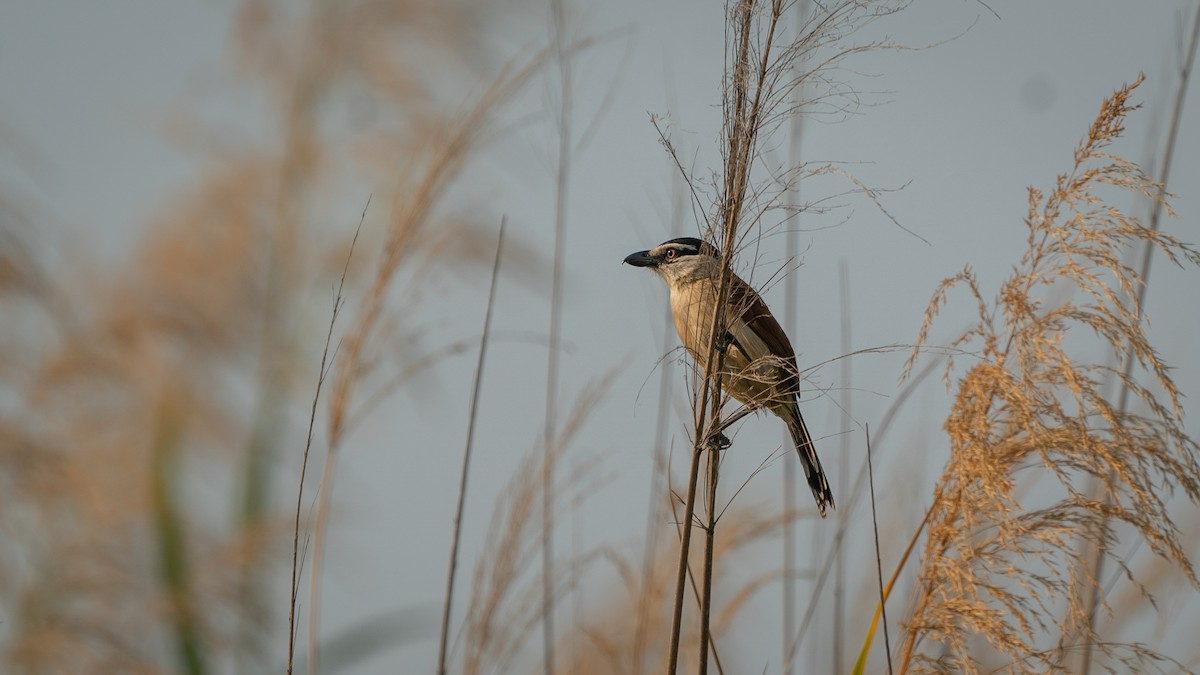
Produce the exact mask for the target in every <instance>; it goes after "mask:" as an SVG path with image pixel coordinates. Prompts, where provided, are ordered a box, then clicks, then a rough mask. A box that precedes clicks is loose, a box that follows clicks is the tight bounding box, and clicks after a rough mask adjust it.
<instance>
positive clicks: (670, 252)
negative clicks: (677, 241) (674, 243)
mask: <svg viewBox="0 0 1200 675" xmlns="http://www.w3.org/2000/svg"><path fill="white" fill-rule="evenodd" d="M678 254H679V252H678V251H676V250H675V249H673V248H669V249H667V260H674V259H675V256H676V255H678Z"/></svg>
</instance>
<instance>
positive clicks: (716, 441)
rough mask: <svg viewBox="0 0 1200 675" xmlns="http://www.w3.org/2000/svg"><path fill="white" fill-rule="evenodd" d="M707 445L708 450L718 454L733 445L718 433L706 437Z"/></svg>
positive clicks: (723, 435)
mask: <svg viewBox="0 0 1200 675" xmlns="http://www.w3.org/2000/svg"><path fill="white" fill-rule="evenodd" d="M707 445H708V449H709V450H715V451H717V452H720V451H722V450H725V449H726V448H728V447H729V446H731V445H733V441H731V440H729V437H728V436H726V435H725V434H723V433H721V432H720V431H718V432H717V433H715V434H713V435H711V436H709V437H708V443H707Z"/></svg>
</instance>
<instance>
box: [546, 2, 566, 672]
mask: <svg viewBox="0 0 1200 675" xmlns="http://www.w3.org/2000/svg"><path fill="white" fill-rule="evenodd" d="M550 12H551V15H552V18H553V22H554V25H553V32H554V35H553V41H554V44H553V49H554V53H555V57H556V61H557V63H558V76H559V89H560V91H559V96H560V100H559V104H560V105H559V119H558V167H557V170H556V175H555V193H554V262H553V272H552V274H551V280H550V330H549V345H548V347H547V352H548V353H547V356H546V417H545V422H544V426H543V433H542V452H543V453H544V456H543V461H542V670H543V672H544V673H545V675H553V673H554V511H553V509H552V508H551V507H552V506H553V504H554V467H555V461H554V460H555V454H554V451H553V449H554V443H555V441H554V436H555V430H556V426H557V424H556V419H555V418H556V416H557V405H558V368H559V364H558V360H559V349H560V347H561V343H562V302H563V299H562V295H563V291H562V285H563V284H562V273H563V258H564V255H565V250H566V247H565V244H566V242H565V239H566V236H565V235H566V220H567V195H568V190H567V188H568V186H569V183H570V166H571V127H570V118H571V63H570V53H569V51H568V49H567V46H566V43H565V41H564V33H565V32H566V14H565V9H564V7H563V2H562V0H551V2H550Z"/></svg>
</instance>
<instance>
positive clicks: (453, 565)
mask: <svg viewBox="0 0 1200 675" xmlns="http://www.w3.org/2000/svg"><path fill="white" fill-rule="evenodd" d="M507 225H508V217H507V216H505V217H503V218H501V219H500V234H499V235H497V237H496V258H495V260H494V261H493V262H492V282H491V286H489V287H488V298H487V309H485V310H484V314H483V335H482V336H480V338H479V360H478V361H476V363H475V377H474V382H472V384H471V407H470V410H469V411H468V413H467V440H466V444H465V446H464V447H463V461H462V475H461V476H460V477H459V482H458V505H457V507H456V508H455V510H454V525H453V528H452V530H451V539H450V563H449V566H448V567H449V569H448V570H447V572H446V600H445V603H444V605H443V607H442V634H441V643H440V645H439V647H438V669H437V672H438V675H446V660H447V654H446V649H447V645H448V643H449V637H450V611H451V607H452V606H453V603H454V573H455V571H456V570H457V569H458V545H459V540H460V535H461V530H460V526H461V525H462V515H463V507H464V506H465V504H466V500H467V477H468V475H469V469H470V465H471V449H472V447H473V446H474V441H475V421H476V414H477V413H478V410H479V391H480V389H481V387H480V383H481V382H482V381H483V365H484V360H485V358H486V357H487V346H488V338H489V336H490V335H491V330H492V308H493V307H494V305H495V301H496V280H497V279H498V278H499V277H500V256H501V253H502V252H503V250H504V230H505V228H506V227H507Z"/></svg>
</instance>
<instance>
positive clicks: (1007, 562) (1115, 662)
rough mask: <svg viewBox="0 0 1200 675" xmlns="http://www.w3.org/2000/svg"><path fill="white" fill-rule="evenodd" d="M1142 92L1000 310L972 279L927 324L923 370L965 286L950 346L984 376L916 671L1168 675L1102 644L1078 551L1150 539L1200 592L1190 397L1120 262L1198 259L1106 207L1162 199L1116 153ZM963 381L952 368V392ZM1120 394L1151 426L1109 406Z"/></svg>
mask: <svg viewBox="0 0 1200 675" xmlns="http://www.w3.org/2000/svg"><path fill="white" fill-rule="evenodd" d="M1140 83H1141V79H1140V78H1139V79H1138V80H1137V81H1136V82H1134V83H1133V84H1130V85H1127V86H1124V87H1122V88H1121V89H1119V90H1117V91H1116V92H1115V93H1114V94H1113V95H1112V96H1111V97H1110V98H1108V99H1107V100H1105V102H1104V104H1103V105H1102V106H1101V109H1100V114H1099V115H1098V116H1097V118H1096V120H1095V122H1094V123H1093V124H1092V126H1091V128H1090V130H1089V132H1088V134H1087V136H1086V137H1084V138H1083V140H1082V141H1081V142H1080V144H1079V145H1078V147H1077V148H1076V150H1075V155H1074V166H1073V169H1072V170H1071V172H1070V173H1066V174H1062V175H1060V176H1058V178H1057V180H1056V182H1055V185H1054V187H1053V189H1051V190H1050V192H1049V193H1046V194H1043V193H1042V192H1040V191H1038V190H1036V189H1032V188H1031V189H1030V191H1029V212H1028V215H1027V216H1026V218H1025V224H1026V227H1027V228H1028V230H1029V235H1028V240H1027V245H1028V248H1027V250H1026V251H1025V254H1024V255H1023V257H1022V259H1021V262H1020V264H1019V265H1018V266H1017V267H1016V268H1014V270H1013V272H1012V274H1011V275H1010V276H1009V277H1008V278H1007V279H1006V280H1005V281H1004V282H1003V284H1002V285H1001V287H1000V290H999V292H998V293H997V295H996V297H995V298H994V299H993V300H992V301H990V302H989V301H988V300H986V299H985V298H984V295H983V291H982V289H981V288H980V284H979V282H978V280H977V278H976V276H975V274H974V272H973V271H972V269H971V268H970V267H967V268H965V269H964V270H963V271H962V272H960V273H959V274H957V275H955V276H954V277H951V278H949V279H947V280H945V281H944V282H943V283H942V284H941V285H940V286H939V287H938V289H937V291H936V292H935V293H934V296H933V299H932V301H931V302H930V305H929V309H928V310H927V312H926V316H925V322H924V324H923V326H922V328H921V331H920V336H919V338H918V341H917V348H916V349H915V350H914V352H913V355H912V357H911V358H910V361H909V368H911V367H912V365H913V363H914V362H915V361H916V358H917V355H918V353H919V351H918V350H919V349H920V348H921V346H922V345H924V344H925V343H926V342H927V340H928V334H929V329H930V327H931V326H932V324H933V321H934V319H935V317H936V316H937V314H938V311H939V310H940V309H941V307H942V305H943V304H944V303H945V302H946V297H947V294H948V292H949V291H950V290H952V289H955V288H965V289H966V290H967V292H968V294H969V297H970V298H972V299H973V300H974V301H975V303H976V304H977V308H978V314H977V319H976V322H975V323H974V324H973V325H972V326H971V327H969V328H968V329H967V330H966V331H964V332H963V333H962V334H961V335H959V336H958V337H957V338H955V339H954V340H953V341H952V342H951V343H950V344H951V346H952V347H953V348H955V349H956V350H959V349H961V350H971V351H970V354H971V356H970V357H969V358H970V359H971V361H972V363H971V365H970V366H969V367H967V368H966V370H965V372H963V373H962V375H961V376H960V377H959V379H958V380H957V382H956V383H955V384H954V403H953V408H952V410H951V412H950V415H949V417H948V418H947V420H946V423H945V429H946V432H947V434H948V435H949V438H950V448H951V456H950V460H949V462H948V463H947V464H946V467H945V470H944V472H943V474H942V477H941V479H940V480H939V481H938V484H937V487H936V488H935V492H934V500H933V505H932V507H931V509H932V512H931V518H930V520H929V526H928V532H927V541H926V544H925V550H924V556H923V560H922V564H921V569H920V573H919V581H918V588H917V597H916V600H915V603H914V605H913V608H912V610H911V616H910V617H909V619H908V622H907V623H908V631H909V633H908V638H907V642H906V644H905V647H904V653H903V658H904V662H905V668H906V669H907V670H911V671H912V672H965V673H974V672H979V671H980V668H981V666H980V663H981V662H984V661H987V660H988V658H989V656H988V655H989V654H991V655H994V656H999V657H1000V658H1001V659H1002V661H1003V662H1004V663H1011V666H1009V668H1010V669H1011V670H1012V671H1013V672H1030V673H1032V672H1047V671H1048V670H1052V671H1057V670H1061V669H1062V668H1064V667H1065V665H1066V663H1067V659H1068V658H1069V657H1070V655H1071V654H1072V653H1073V652H1076V651H1078V649H1079V648H1080V646H1081V645H1083V644H1085V643H1086V642H1093V643H1094V646H1095V648H1096V649H1097V650H1098V652H1099V653H1100V654H1101V655H1102V662H1105V665H1107V666H1108V667H1114V668H1118V669H1120V668H1123V667H1125V665H1123V664H1128V663H1131V662H1137V663H1139V664H1140V665H1139V666H1138V668H1139V670H1142V669H1146V668H1152V667H1156V664H1158V663H1159V661H1158V659H1159V658H1160V657H1158V656H1157V655H1155V654H1153V653H1152V652H1151V651H1150V650H1148V649H1147V648H1145V647H1144V646H1142V645H1118V644H1111V643H1100V642H1099V641H1098V638H1097V636H1095V635H1093V634H1091V627H1090V626H1088V625H1087V622H1086V621H1085V607H1084V606H1083V603H1082V602H1081V601H1080V600H1079V598H1078V596H1077V595H1076V594H1074V593H1073V592H1072V591H1073V589H1075V588H1077V587H1078V586H1079V585H1081V584H1082V585H1085V586H1087V587H1090V586H1092V585H1094V584H1096V583H1097V582H1096V580H1094V579H1090V578H1080V575H1082V574H1086V572H1085V571H1084V570H1087V569H1089V567H1088V565H1087V564H1086V563H1087V561H1086V560H1085V558H1086V557H1087V556H1086V555H1085V554H1084V553H1083V552H1082V551H1080V550H1077V546H1076V545H1077V543H1078V542H1079V541H1081V540H1083V541H1090V542H1093V543H1095V544H1096V545H1097V546H1099V547H1101V549H1102V550H1104V551H1105V552H1106V554H1107V555H1108V556H1110V558H1111V559H1113V560H1114V561H1115V562H1116V563H1117V564H1118V565H1121V566H1123V567H1124V566H1125V562H1124V561H1122V560H1120V559H1119V557H1118V555H1117V553H1116V552H1115V551H1114V550H1113V547H1114V544H1115V542H1116V541H1117V540H1118V537H1119V536H1122V535H1124V536H1137V537H1140V538H1142V539H1143V540H1144V541H1145V542H1146V543H1147V544H1148V545H1149V547H1150V549H1151V550H1152V551H1153V552H1154V553H1155V554H1157V555H1158V556H1160V557H1161V558H1163V559H1164V560H1167V561H1169V562H1171V563H1172V564H1173V565H1174V566H1175V567H1176V568H1177V569H1179V570H1180V571H1182V573H1183V574H1184V575H1186V577H1187V578H1188V579H1189V580H1190V581H1191V583H1192V584H1193V586H1196V585H1197V579H1196V575H1195V572H1194V570H1193V567H1192V563H1191V561H1190V560H1189V559H1188V555H1187V553H1186V551H1185V545H1184V542H1183V541H1182V535H1181V531H1180V529H1179V527H1178V526H1177V524H1176V522H1175V520H1174V519H1173V517H1172V514H1171V508H1170V507H1171V505H1172V498H1173V497H1174V496H1175V495H1176V494H1177V493H1181V494H1182V496H1184V497H1185V498H1186V499H1187V500H1189V501H1191V502H1193V503H1196V502H1200V465H1198V464H1197V459H1196V453H1197V450H1200V447H1198V446H1197V444H1196V442H1195V441H1194V440H1193V439H1191V438H1189V437H1188V436H1186V435H1185V433H1184V430H1183V426H1182V409H1181V407H1180V400H1179V398H1180V397H1179V391H1178V389H1177V388H1176V386H1175V384H1174V383H1173V382H1172V380H1171V376H1170V370H1169V367H1168V366H1167V365H1166V364H1165V363H1163V361H1162V360H1161V358H1160V357H1159V355H1158V354H1157V353H1156V352H1155V351H1154V349H1153V347H1152V346H1151V345H1150V344H1149V342H1148V341H1147V339H1146V335H1145V332H1144V322H1145V318H1144V316H1143V314H1142V309H1141V307H1139V306H1137V305H1136V301H1135V300H1134V298H1135V294H1134V291H1135V289H1136V288H1137V287H1138V286H1139V285H1141V284H1142V283H1143V280H1142V279H1141V278H1139V276H1138V273H1137V271H1136V270H1135V269H1133V268H1132V267H1130V266H1129V265H1127V264H1126V263H1124V262H1122V255H1123V254H1124V253H1126V252H1127V251H1128V250H1129V249H1130V248H1131V247H1133V246H1136V245H1139V244H1142V243H1145V244H1148V245H1152V246H1154V247H1156V248H1157V250H1158V251H1159V252H1161V253H1162V254H1163V255H1164V256H1165V257H1166V258H1167V259H1168V260H1170V261H1171V262H1173V263H1175V264H1182V263H1185V262H1186V263H1190V264H1196V263H1198V262H1200V255H1198V254H1197V252H1196V251H1194V250H1193V249H1191V248H1189V247H1188V246H1186V245H1185V244H1183V243H1182V242H1180V241H1179V240H1178V239H1176V238H1174V237H1172V236H1170V235H1167V234H1163V233H1160V232H1157V231H1153V230H1150V229H1148V228H1146V227H1145V226H1143V225H1142V224H1141V223H1140V222H1139V221H1138V220H1137V219H1136V218H1134V217H1132V216H1130V215H1128V214H1127V213H1125V212H1123V211H1121V210H1119V209H1117V208H1115V207H1113V206H1111V205H1110V203H1109V202H1107V201H1105V198H1106V194H1107V193H1108V192H1112V191H1117V192H1125V193H1132V194H1134V195H1137V196H1140V197H1143V198H1148V199H1155V198H1157V196H1158V195H1159V189H1158V185H1157V184H1155V183H1154V182H1153V181H1152V180H1150V179H1149V178H1148V177H1147V176H1146V175H1144V174H1143V173H1142V171H1141V169H1140V168H1139V167H1138V166H1137V165H1135V164H1133V163H1131V162H1128V161H1126V160H1124V159H1121V158H1120V157H1117V156H1115V155H1113V154H1111V153H1109V152H1108V151H1107V148H1108V147H1109V145H1110V144H1111V143H1112V142H1113V141H1114V140H1115V139H1116V138H1118V137H1119V136H1120V135H1121V133H1122V131H1123V130H1124V126H1123V125H1124V122H1125V118H1126V116H1127V115H1128V114H1129V112H1131V111H1132V110H1134V109H1136V107H1137V106H1135V105H1133V104H1131V103H1130V101H1129V97H1130V94H1131V92H1132V91H1133V89H1134V88H1135V87H1137V85H1138V84H1140ZM1072 329H1075V330H1074V331H1072ZM1081 333H1086V335H1085V334H1081ZM1088 338H1093V339H1091V340H1089V339H1088ZM1097 353H1100V354H1101V355H1107V356H1110V357H1115V358H1116V360H1117V361H1119V360H1120V357H1121V356H1123V355H1125V354H1131V355H1132V356H1133V358H1135V359H1136V361H1137V363H1138V364H1139V366H1140V367H1141V369H1142V371H1143V376H1142V377H1141V379H1139V378H1137V377H1130V378H1122V375H1121V372H1120V370H1119V369H1115V368H1113V367H1111V366H1110V365H1106V364H1107V363H1111V362H1112V361H1105V360H1103V358H1100V359H1096V357H1095V356H1093V355H1095V354H1097ZM1093 359H1095V360H1093ZM957 372H959V371H958V370H956V369H955V365H954V360H953V359H951V361H950V364H949V365H948V367H947V370H946V378H947V384H948V385H949V383H950V381H951V379H952V377H953V376H954V375H955V373H957ZM1114 380H1116V381H1117V382H1118V383H1119V384H1120V385H1121V386H1125V387H1128V388H1129V391H1130V392H1132V394H1133V395H1134V397H1135V398H1136V399H1137V401H1138V402H1139V403H1140V410H1139V411H1136V412H1134V411H1127V410H1122V409H1119V408H1118V407H1117V406H1116V405H1115V404H1114V403H1113V402H1112V401H1111V400H1110V397H1109V396H1106V391H1107V389H1108V387H1109V386H1110V384H1111V383H1112V382H1113V381H1114ZM1093 484H1095V485H1098V486H1100V494H1099V496H1097V495H1096V494H1094V493H1093V492H1092V485H1093ZM1127 572H1128V573H1129V574H1130V578H1131V580H1133V577H1132V571H1131V570H1128V569H1127ZM1134 583H1136V581H1135V582H1134ZM1143 590H1144V589H1143ZM1073 636H1074V637H1073ZM904 670H905V669H902V672H903V671H904Z"/></svg>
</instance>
